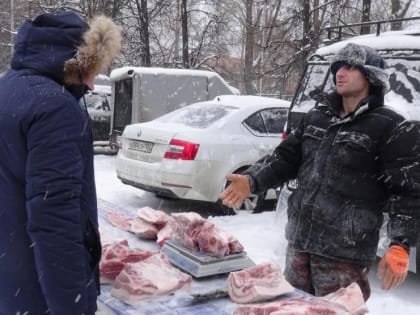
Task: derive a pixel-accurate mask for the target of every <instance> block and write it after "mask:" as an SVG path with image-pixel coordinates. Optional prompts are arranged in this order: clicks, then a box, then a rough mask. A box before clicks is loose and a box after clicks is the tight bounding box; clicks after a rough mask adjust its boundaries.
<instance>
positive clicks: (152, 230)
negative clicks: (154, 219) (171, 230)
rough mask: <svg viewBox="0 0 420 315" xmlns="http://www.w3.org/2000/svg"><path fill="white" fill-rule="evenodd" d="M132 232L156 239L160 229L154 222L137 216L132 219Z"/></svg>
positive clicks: (142, 236) (139, 235)
mask: <svg viewBox="0 0 420 315" xmlns="http://www.w3.org/2000/svg"><path fill="white" fill-rule="evenodd" d="M130 229H131V232H133V233H134V234H136V235H137V236H138V237H140V238H145V239H149V240H155V239H156V237H157V233H158V231H159V230H158V229H157V227H156V226H154V225H153V224H151V223H149V222H146V221H144V220H143V219H142V218H140V217H135V218H134V219H133V220H132V221H131V227H130Z"/></svg>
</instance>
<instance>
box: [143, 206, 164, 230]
mask: <svg viewBox="0 0 420 315" xmlns="http://www.w3.org/2000/svg"><path fill="white" fill-rule="evenodd" d="M137 217H139V218H141V219H143V220H144V221H146V222H148V223H150V224H153V225H154V226H156V228H157V229H158V230H160V229H162V228H163V227H164V226H165V225H166V223H167V222H168V220H169V218H170V216H169V215H167V214H166V213H165V212H163V211H161V210H155V209H153V208H150V207H143V208H140V209H138V210H137Z"/></svg>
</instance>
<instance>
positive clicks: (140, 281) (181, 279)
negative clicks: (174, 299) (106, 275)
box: [111, 253, 192, 305]
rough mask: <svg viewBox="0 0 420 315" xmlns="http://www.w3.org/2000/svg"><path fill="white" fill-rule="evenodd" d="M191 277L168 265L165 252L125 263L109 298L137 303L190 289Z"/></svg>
mask: <svg viewBox="0 0 420 315" xmlns="http://www.w3.org/2000/svg"><path fill="white" fill-rule="evenodd" d="M191 281H192V278H191V276H189V275H187V274H185V273H183V272H181V271H179V270H178V269H176V268H175V267H173V266H171V265H170V263H169V259H168V257H167V256H166V254H164V253H157V254H154V255H153V256H151V257H149V258H147V259H145V260H142V261H140V262H137V263H132V264H131V263H130V264H127V265H126V266H125V267H124V269H123V270H122V271H121V272H120V274H119V275H118V276H117V278H116V279H115V282H114V284H113V286H112V289H111V295H112V296H114V297H115V298H117V299H119V300H121V301H123V302H125V303H127V304H131V305H133V304H137V303H138V302H140V301H142V300H144V299H148V298H153V297H159V296H163V295H168V294H170V293H173V292H174V291H176V290H179V289H181V288H184V287H186V286H187V287H189V285H190V283H191Z"/></svg>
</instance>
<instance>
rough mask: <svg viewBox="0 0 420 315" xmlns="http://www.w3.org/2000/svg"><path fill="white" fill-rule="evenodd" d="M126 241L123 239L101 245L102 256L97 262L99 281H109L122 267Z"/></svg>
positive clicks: (126, 247)
mask: <svg viewBox="0 0 420 315" xmlns="http://www.w3.org/2000/svg"><path fill="white" fill-rule="evenodd" d="M129 250H130V249H129V247H128V242H127V240H123V241H120V242H114V243H110V244H106V245H103V246H102V257H101V261H100V263H99V274H100V282H101V283H110V282H112V281H114V279H115V278H116V277H117V276H118V274H119V273H120V272H121V270H122V269H123V268H124V265H125V262H124V259H125V258H127V256H128V251H129Z"/></svg>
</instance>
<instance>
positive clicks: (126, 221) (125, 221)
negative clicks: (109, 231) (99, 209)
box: [105, 210, 134, 232]
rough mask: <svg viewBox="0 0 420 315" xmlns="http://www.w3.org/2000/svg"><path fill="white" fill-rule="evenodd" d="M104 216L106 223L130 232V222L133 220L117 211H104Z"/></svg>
mask: <svg viewBox="0 0 420 315" xmlns="http://www.w3.org/2000/svg"><path fill="white" fill-rule="evenodd" d="M105 215H106V217H107V219H108V221H109V222H110V223H111V224H112V225H114V226H116V227H117V228H119V229H121V230H124V231H128V232H131V221H133V219H134V218H132V217H129V216H127V215H125V214H123V213H121V212H119V211H110V210H105Z"/></svg>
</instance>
